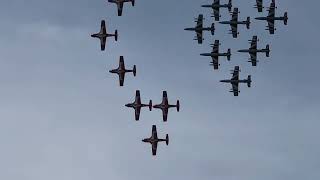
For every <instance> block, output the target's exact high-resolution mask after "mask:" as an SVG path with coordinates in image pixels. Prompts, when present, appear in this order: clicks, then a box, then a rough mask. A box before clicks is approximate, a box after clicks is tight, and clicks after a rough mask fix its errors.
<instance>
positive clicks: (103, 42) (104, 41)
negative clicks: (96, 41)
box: [100, 37, 107, 51]
mask: <svg viewBox="0 0 320 180" xmlns="http://www.w3.org/2000/svg"><path fill="white" fill-rule="evenodd" d="M106 42H107V38H106V37H103V38H100V46H101V51H104V50H105V49H106Z"/></svg>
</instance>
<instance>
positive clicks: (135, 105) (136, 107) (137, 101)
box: [125, 90, 152, 121]
mask: <svg viewBox="0 0 320 180" xmlns="http://www.w3.org/2000/svg"><path fill="white" fill-rule="evenodd" d="M125 106H126V107H130V108H133V109H134V110H135V119H136V121H139V117H140V111H141V108H142V107H149V110H150V111H151V110H152V101H151V100H150V101H149V104H142V103H141V98H140V91H139V90H136V99H135V101H134V102H133V103H129V104H126V105H125Z"/></svg>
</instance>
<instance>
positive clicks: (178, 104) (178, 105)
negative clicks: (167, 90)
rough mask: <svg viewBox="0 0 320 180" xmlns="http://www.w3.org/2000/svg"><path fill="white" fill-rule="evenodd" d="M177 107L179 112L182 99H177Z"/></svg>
mask: <svg viewBox="0 0 320 180" xmlns="http://www.w3.org/2000/svg"><path fill="white" fill-rule="evenodd" d="M176 107H177V111H178V112H179V111H180V101H179V100H177V105H176Z"/></svg>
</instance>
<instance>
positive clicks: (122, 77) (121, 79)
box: [119, 72, 126, 86]
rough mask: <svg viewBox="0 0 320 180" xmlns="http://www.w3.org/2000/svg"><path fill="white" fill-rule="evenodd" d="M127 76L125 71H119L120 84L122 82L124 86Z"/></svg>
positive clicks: (121, 84)
mask: <svg viewBox="0 0 320 180" xmlns="http://www.w3.org/2000/svg"><path fill="white" fill-rule="evenodd" d="M125 76H126V75H125V73H124V72H123V73H119V84H120V86H123V84H124V78H125Z"/></svg>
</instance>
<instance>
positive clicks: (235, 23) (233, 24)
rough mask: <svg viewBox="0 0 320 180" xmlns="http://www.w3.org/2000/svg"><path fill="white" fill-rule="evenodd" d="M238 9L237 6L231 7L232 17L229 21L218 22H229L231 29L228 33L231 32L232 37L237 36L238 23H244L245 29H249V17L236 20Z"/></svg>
mask: <svg viewBox="0 0 320 180" xmlns="http://www.w3.org/2000/svg"><path fill="white" fill-rule="evenodd" d="M239 13H240V12H239V9H238V8H234V9H233V13H232V14H231V15H232V18H231V20H230V21H222V22H219V23H220V24H230V26H231V30H230V34H232V36H233V38H237V37H238V34H239V32H238V24H245V25H246V26H247V29H250V17H247V20H246V21H238V14H239Z"/></svg>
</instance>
